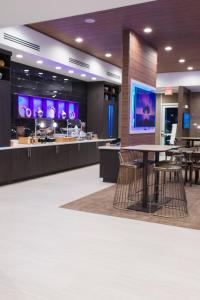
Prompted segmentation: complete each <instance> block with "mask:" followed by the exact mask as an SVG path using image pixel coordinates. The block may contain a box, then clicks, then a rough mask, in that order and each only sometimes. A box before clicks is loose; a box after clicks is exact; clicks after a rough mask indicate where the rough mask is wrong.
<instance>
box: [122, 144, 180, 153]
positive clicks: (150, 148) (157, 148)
mask: <svg viewBox="0 0 200 300" xmlns="http://www.w3.org/2000/svg"><path fill="white" fill-rule="evenodd" d="M176 148H179V146H172V145H171V146H164V145H137V146H127V147H122V149H124V150H133V151H141V152H166V151H169V150H171V149H176Z"/></svg>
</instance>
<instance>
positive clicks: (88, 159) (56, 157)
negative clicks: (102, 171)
mask: <svg viewBox="0 0 200 300" xmlns="http://www.w3.org/2000/svg"><path fill="white" fill-rule="evenodd" d="M109 141H110V139H104V140H103V139H95V140H83V141H73V142H65V143H56V142H54V143H44V144H24V145H23V144H19V145H16V146H13V147H2V148H0V165H1V168H0V185H3V184H7V183H11V182H16V181H20V180H25V179H30V178H34V177H38V176H43V175H48V174H52V173H56V172H61V171H67V170H70V169H74V168H79V167H83V166H88V165H92V164H96V163H98V162H99V150H98V147H99V146H102V145H105V144H106V143H107V142H109Z"/></svg>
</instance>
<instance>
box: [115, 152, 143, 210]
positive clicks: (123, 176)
mask: <svg viewBox="0 0 200 300" xmlns="http://www.w3.org/2000/svg"><path fill="white" fill-rule="evenodd" d="M119 161H120V167H119V173H118V179H117V186H116V190H115V196H114V202H113V206H114V207H115V208H118V209H132V206H133V205H134V203H136V202H138V201H141V198H142V174H143V163H142V157H141V153H139V152H136V151H130V150H123V151H120V152H119Z"/></svg>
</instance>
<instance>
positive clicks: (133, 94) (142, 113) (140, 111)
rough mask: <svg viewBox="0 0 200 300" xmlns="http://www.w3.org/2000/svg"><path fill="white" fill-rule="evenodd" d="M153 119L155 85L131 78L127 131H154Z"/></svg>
mask: <svg viewBox="0 0 200 300" xmlns="http://www.w3.org/2000/svg"><path fill="white" fill-rule="evenodd" d="M155 119H156V89H155V87H152V86H150V85H147V84H144V83H142V82H139V81H136V80H131V89H130V121H129V133H130V134H141V133H154V132H155Z"/></svg>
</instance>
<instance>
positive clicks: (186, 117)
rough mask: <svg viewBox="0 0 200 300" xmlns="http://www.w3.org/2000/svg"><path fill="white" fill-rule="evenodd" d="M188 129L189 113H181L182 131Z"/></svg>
mask: <svg viewBox="0 0 200 300" xmlns="http://www.w3.org/2000/svg"><path fill="white" fill-rule="evenodd" d="M189 128H190V114H189V112H184V113H183V129H189Z"/></svg>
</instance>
